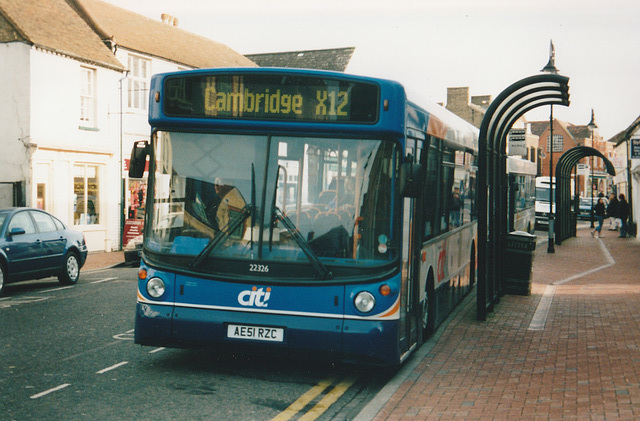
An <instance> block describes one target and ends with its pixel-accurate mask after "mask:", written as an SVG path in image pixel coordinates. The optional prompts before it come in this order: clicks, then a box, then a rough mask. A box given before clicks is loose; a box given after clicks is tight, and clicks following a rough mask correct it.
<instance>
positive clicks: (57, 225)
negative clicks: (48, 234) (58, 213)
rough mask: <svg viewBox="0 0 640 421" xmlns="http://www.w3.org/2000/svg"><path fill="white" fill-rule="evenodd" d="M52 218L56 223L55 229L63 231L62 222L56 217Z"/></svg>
mask: <svg viewBox="0 0 640 421" xmlns="http://www.w3.org/2000/svg"><path fill="white" fill-rule="evenodd" d="M51 219H53V223H54V224H56V230H57V231H63V230H64V229H65V227H64V224H63V223H62V222H60V221H58V220H57V219H56V218H53V217H52V218H51Z"/></svg>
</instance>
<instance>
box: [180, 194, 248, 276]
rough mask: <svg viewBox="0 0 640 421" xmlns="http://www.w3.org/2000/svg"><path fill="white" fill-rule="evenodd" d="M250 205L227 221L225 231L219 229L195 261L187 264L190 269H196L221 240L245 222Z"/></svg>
mask: <svg viewBox="0 0 640 421" xmlns="http://www.w3.org/2000/svg"><path fill="white" fill-rule="evenodd" d="M251 214H252V212H251V205H246V206H245V207H244V208H242V209H241V210H240V212H239V213H238V214H236V215H234V216H233V218H232V219H231V220H230V221H229V223H228V224H227V226H226V227H225V229H221V230H220V231H218V232H217V233H216V235H215V236H214V237H213V238H212V239H211V241H209V243H208V244H207V246H206V247H205V248H204V250H202V251H201V252H200V254H198V255H197V256H196V258H195V259H193V261H192V262H191V263H190V264H189V266H190V267H191V268H192V269H195V268H197V267H198V266H200V265H201V264H202V262H204V260H205V259H206V258H207V257H209V255H210V254H211V252H212V251H213V249H215V248H216V247H217V246H218V244H220V243H221V242H222V240H223V239H225V238H226V237H229V236H230V235H231V233H232V232H234V231H235V230H237V229H238V227H239V226H240V224H242V223H243V222H244V221H246V220H247V218H248V217H249V215H251Z"/></svg>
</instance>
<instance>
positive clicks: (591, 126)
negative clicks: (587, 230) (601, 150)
mask: <svg viewBox="0 0 640 421" xmlns="http://www.w3.org/2000/svg"><path fill="white" fill-rule="evenodd" d="M587 127H588V128H589V130H590V131H591V147H592V148H593V134H594V131H595V130H596V129H597V128H598V125H597V124H596V119H595V117H594V115H593V109H591V121H590V122H589V124H588V125H587ZM589 186H590V189H591V228H594V227H595V221H594V215H593V214H594V208H595V205H594V204H593V155H591V183H589Z"/></svg>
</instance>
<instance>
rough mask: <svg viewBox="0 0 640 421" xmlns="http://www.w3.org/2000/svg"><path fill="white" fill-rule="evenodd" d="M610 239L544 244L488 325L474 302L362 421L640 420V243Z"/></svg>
mask: <svg viewBox="0 0 640 421" xmlns="http://www.w3.org/2000/svg"><path fill="white" fill-rule="evenodd" d="M604 234H605V237H604V238H602V239H594V238H592V237H591V236H590V235H589V230H588V229H579V230H578V237H576V238H571V239H569V240H567V241H564V242H563V244H562V245H561V246H556V247H555V251H556V252H555V254H548V253H547V247H546V243H543V244H539V245H538V247H537V250H536V253H535V258H534V267H533V284H532V294H531V296H515V295H506V296H504V297H503V298H502V299H501V301H500V303H499V304H498V305H497V306H496V308H495V310H494V312H493V313H490V314H489V315H488V317H487V321H486V322H478V321H476V318H475V317H476V301H475V294H474V296H471V297H468V298H467V299H466V300H465V301H464V302H463V305H462V306H461V307H460V308H459V310H458V311H457V313H456V314H455V315H453V316H452V317H450V318H449V322H448V325H447V326H446V328H440V329H439V330H438V332H437V333H436V335H435V336H434V338H432V340H430V341H429V342H427V343H426V344H425V345H423V347H422V348H421V349H420V350H419V352H418V353H417V354H416V355H414V357H413V358H412V359H411V360H410V361H409V362H408V364H407V365H406V366H405V367H404V368H403V369H402V370H401V371H400V372H399V373H398V376H396V378H394V379H393V380H392V381H391V382H390V384H389V385H388V386H387V387H385V389H383V390H382V391H381V392H380V393H379V394H378V396H376V398H375V399H374V400H373V401H372V402H371V403H370V404H369V405H368V406H367V407H366V408H365V409H364V410H363V411H362V412H361V413H360V415H359V416H358V417H357V420H365V419H366V420H368V419H374V420H411V419H416V420H431V419H433V420H449V419H469V420H559V419H563V420H564V419H569V420H570V419H579V420H583V419H592V420H618V419H620V420H633V419H640V241H637V240H635V239H620V238H616V237H615V235H617V233H613V232H610V231H606V232H604ZM545 314H546V318H545Z"/></svg>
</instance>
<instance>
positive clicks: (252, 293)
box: [238, 286, 271, 307]
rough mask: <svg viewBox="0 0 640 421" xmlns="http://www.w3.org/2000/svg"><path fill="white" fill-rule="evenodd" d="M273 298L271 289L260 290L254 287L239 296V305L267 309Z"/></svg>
mask: <svg viewBox="0 0 640 421" xmlns="http://www.w3.org/2000/svg"><path fill="white" fill-rule="evenodd" d="M270 297H271V288H267V289H266V291H265V289H264V288H258V287H256V286H254V287H253V288H251V290H244V291H241V292H240V294H238V304H240V305H241V306H244V307H267V306H268V305H269V303H268V301H269V298H270Z"/></svg>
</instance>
